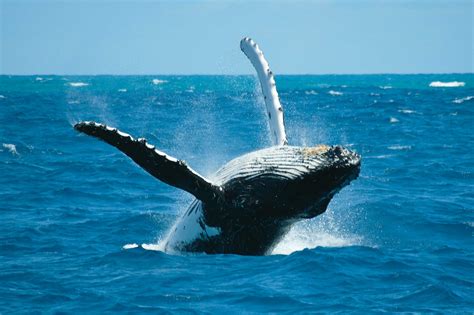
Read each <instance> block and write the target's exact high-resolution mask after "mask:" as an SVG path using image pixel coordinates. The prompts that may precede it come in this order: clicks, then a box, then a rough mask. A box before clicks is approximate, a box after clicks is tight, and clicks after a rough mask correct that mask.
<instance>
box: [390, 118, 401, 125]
mask: <svg viewBox="0 0 474 315" xmlns="http://www.w3.org/2000/svg"><path fill="white" fill-rule="evenodd" d="M399 121H400V120H398V119H396V118H395V117H390V123H392V124H394V123H397V122H399Z"/></svg>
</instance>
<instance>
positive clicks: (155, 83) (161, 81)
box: [151, 79, 168, 85]
mask: <svg viewBox="0 0 474 315" xmlns="http://www.w3.org/2000/svg"><path fill="white" fill-rule="evenodd" d="M151 82H152V83H153V84H154V85H158V84H163V83H166V82H168V81H166V80H160V79H153V80H151Z"/></svg>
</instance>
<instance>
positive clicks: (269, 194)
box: [74, 37, 361, 255]
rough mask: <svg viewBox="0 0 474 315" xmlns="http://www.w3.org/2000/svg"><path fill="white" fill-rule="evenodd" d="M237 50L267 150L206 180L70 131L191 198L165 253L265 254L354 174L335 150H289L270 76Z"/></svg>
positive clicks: (253, 55) (145, 151)
mask: <svg viewBox="0 0 474 315" xmlns="http://www.w3.org/2000/svg"><path fill="white" fill-rule="evenodd" d="M240 48H241V50H242V51H243V52H244V53H245V55H246V56H247V57H248V59H249V60H250V62H251V63H252V65H253V66H254V68H255V70H256V72H257V75H258V78H259V81H260V85H261V88H262V93H263V96H264V100H265V106H266V110H267V114H268V121H269V126H270V132H271V135H272V139H273V142H274V146H271V147H269V148H265V149H261V150H257V151H254V152H250V153H247V154H245V155H242V156H240V157H237V158H235V159H233V160H231V161H230V162H228V163H227V164H225V165H224V166H222V167H221V168H220V169H219V170H217V172H216V173H215V174H214V176H213V177H212V178H213V180H212V181H211V180H209V179H207V178H205V177H204V176H202V175H200V174H198V173H197V172H196V171H194V170H193V169H192V168H191V167H189V166H188V165H187V164H186V163H185V162H184V161H182V160H178V159H176V158H174V157H171V156H169V155H167V154H166V153H164V152H162V151H160V150H158V149H156V148H155V147H154V146H153V145H151V144H149V143H148V142H147V141H146V140H145V139H143V138H138V139H135V138H133V137H132V136H131V135H129V134H126V133H124V132H122V131H119V130H117V129H115V128H112V127H109V126H106V125H104V124H100V123H96V122H89V121H84V122H80V123H78V124H76V125H75V126H74V128H75V129H76V130H77V131H79V132H82V133H85V134H87V135H90V136H93V137H96V138H99V139H101V140H103V141H105V142H106V143H108V144H110V145H112V146H114V147H116V148H117V149H119V150H120V151H122V152H123V153H125V154H126V155H127V156H129V157H130V158H131V159H132V160H133V161H134V162H135V163H137V164H138V165H139V166H141V167H142V168H143V169H144V170H145V171H147V172H148V173H150V174H151V175H152V176H154V177H156V178H157V179H159V180H160V181H162V182H164V183H166V184H168V185H171V186H174V187H177V188H180V189H182V190H185V191H187V192H188V193H190V194H192V195H194V196H195V197H196V199H195V200H194V201H193V202H192V203H191V205H190V206H189V208H188V209H187V210H186V211H185V212H184V214H183V215H182V216H181V218H179V219H178V220H177V222H176V223H175V224H174V226H173V227H172V228H171V230H170V232H169V235H168V236H167V238H166V239H165V240H164V249H165V251H167V252H179V251H191V252H205V253H209V254H215V253H233V254H241V255H265V254H267V253H269V252H270V251H271V250H272V249H273V248H274V247H275V246H276V244H278V242H279V241H280V240H281V239H282V238H283V237H284V236H285V234H286V233H287V232H288V231H289V229H290V228H291V226H292V225H293V224H294V223H295V222H298V221H300V220H304V219H309V218H313V217H315V216H318V215H320V214H322V213H324V212H325V211H326V208H327V206H328V204H329V202H330V201H331V199H332V197H333V196H334V195H335V194H336V193H337V192H338V191H339V190H340V189H342V188H343V187H344V186H346V185H348V184H349V183H350V182H351V180H353V179H355V178H357V177H358V175H359V170H360V163H361V157H360V156H359V155H358V154H357V153H355V152H353V151H350V150H348V149H347V148H344V147H342V146H339V145H332V146H329V145H317V146H314V147H299V146H291V145H288V141H287V138H286V133H285V128H284V121H283V108H282V106H281V104H280V100H279V97H278V92H277V89H276V84H275V79H274V76H273V73H272V71H271V70H270V67H269V65H268V62H267V61H266V60H265V57H264V56H263V53H262V51H261V50H260V48H259V47H258V45H257V44H256V43H255V42H254V41H253V40H252V39H250V38H248V37H246V38H244V39H242V40H241V42H240Z"/></svg>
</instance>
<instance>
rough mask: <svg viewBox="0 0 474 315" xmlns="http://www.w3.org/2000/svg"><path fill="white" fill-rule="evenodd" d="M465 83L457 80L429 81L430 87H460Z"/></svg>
mask: <svg viewBox="0 0 474 315" xmlns="http://www.w3.org/2000/svg"><path fill="white" fill-rule="evenodd" d="M465 85H466V83H465V82H459V81H452V82H441V81H433V82H431V83H430V87H461V86H465Z"/></svg>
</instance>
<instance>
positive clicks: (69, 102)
mask: <svg viewBox="0 0 474 315" xmlns="http://www.w3.org/2000/svg"><path fill="white" fill-rule="evenodd" d="M67 103H68V104H79V101H68V102H67Z"/></svg>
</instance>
